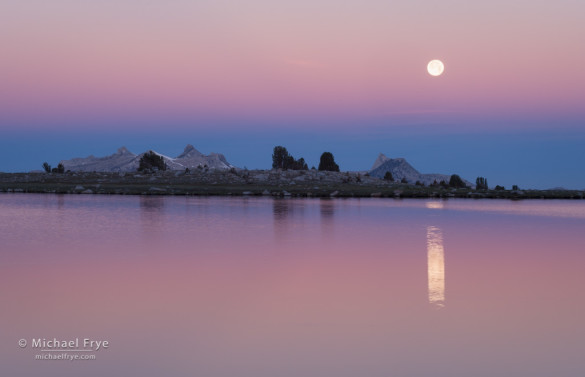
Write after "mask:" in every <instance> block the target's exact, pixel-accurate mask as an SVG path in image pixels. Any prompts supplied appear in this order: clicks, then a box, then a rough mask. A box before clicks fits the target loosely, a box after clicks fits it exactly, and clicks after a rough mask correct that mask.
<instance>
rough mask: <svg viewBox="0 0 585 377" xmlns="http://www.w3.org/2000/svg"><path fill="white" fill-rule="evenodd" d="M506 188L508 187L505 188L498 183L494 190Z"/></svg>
mask: <svg viewBox="0 0 585 377" xmlns="http://www.w3.org/2000/svg"><path fill="white" fill-rule="evenodd" d="M505 189H506V188H505V187H504V186H500V185H497V186H496V187H495V188H494V190H497V191H503V190H505Z"/></svg>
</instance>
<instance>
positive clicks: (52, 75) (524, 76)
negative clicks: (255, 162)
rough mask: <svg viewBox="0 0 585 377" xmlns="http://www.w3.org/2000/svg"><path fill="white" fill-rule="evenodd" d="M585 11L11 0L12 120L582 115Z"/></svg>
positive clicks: (5, 29) (8, 93)
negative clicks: (436, 63) (439, 70)
mask: <svg viewBox="0 0 585 377" xmlns="http://www.w3.org/2000/svg"><path fill="white" fill-rule="evenodd" d="M584 12H585V3H583V2H579V1H574V0H573V1H571V0H562V1H557V2H554V3H552V2H534V1H512V2H511V1H500V0H497V1H490V2H481V3H479V2H472V3H470V2H468V1H442V2H436V1H398V2H396V1H394V2H387V1H353V0H352V1H347V2H344V3H340V2H338V1H333V0H312V1H306V0H299V1H295V2H292V1H291V2H271V1H267V0H252V1H246V2H241V1H217V0H215V1H197V2H193V1H186V0H185V1H181V0H175V1H149V2H144V1H129V0H118V1H102V2H79V1H73V0H54V1H51V2H47V1H40V0H39V1H26V2H23V1H12V0H7V1H3V2H2V5H0V44H1V45H2V50H3V52H2V55H3V56H2V59H0V72H1V76H0V78H1V79H2V80H1V81H2V85H1V86H0V100H1V101H0V113H2V114H3V115H2V118H0V127H1V128H4V129H10V128H11V127H12V124H14V123H18V124H34V123H39V122H40V123H42V122H44V121H49V122H50V121H53V122H52V123H55V121H57V122H58V121H61V120H63V121H64V122H65V123H66V122H67V121H73V122H77V123H79V122H83V121H84V120H88V119H95V118H96V117H98V118H103V119H110V120H111V119H117V118H118V119H128V118H132V119H134V120H140V119H143V118H144V119H148V118H150V117H152V116H158V117H171V118H172V117H175V118H176V119H191V120H196V119H198V118H201V117H204V118H206V119H273V118H274V119H279V118H283V117H287V118H291V117H292V118H293V119H294V118H314V119H323V118H327V119H332V120H336V119H347V118H352V119H360V118H362V117H382V118H387V119H389V120H392V119H396V117H397V116H403V115H404V114H406V115H408V114H428V117H427V119H428V120H431V119H435V118H436V117H439V118H440V117H442V116H444V114H458V115H457V116H455V117H454V118H453V116H451V118H453V119H457V121H459V122H462V121H467V120H469V119H473V118H480V117H486V116H488V117H489V116H494V114H501V115H504V116H510V115H511V116H518V115H519V114H520V116H526V117H536V118H538V117H541V116H547V117H552V118H556V117H558V116H564V117H570V118H573V119H576V118H582V116H583V114H584V111H583V106H582V100H583V98H585V72H584V71H583V68H582V66H583V64H584V62H585V48H584V47H583V43H582V36H583V35H584V33H585V27H584V26H583V23H582V14H584ZM434 58H437V59H441V60H442V61H443V62H444V63H445V66H446V70H445V73H444V75H443V76H441V77H438V78H433V77H431V76H429V75H428V74H427V73H426V64H427V63H428V61H429V60H431V59H434ZM447 118H449V117H447ZM449 119H450V118H449Z"/></svg>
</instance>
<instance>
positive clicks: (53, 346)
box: [18, 338, 110, 361]
mask: <svg viewBox="0 0 585 377" xmlns="http://www.w3.org/2000/svg"><path fill="white" fill-rule="evenodd" d="M18 346H19V347H20V348H22V349H25V348H27V347H28V348H29V349H31V350H33V351H35V354H34V359H35V360H69V361H77V360H96V352H99V351H104V350H108V349H109V347H110V342H109V341H108V340H96V339H91V338H74V339H57V338H31V339H29V340H27V339H24V338H22V339H20V340H18Z"/></svg>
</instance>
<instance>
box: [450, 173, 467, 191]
mask: <svg viewBox="0 0 585 377" xmlns="http://www.w3.org/2000/svg"><path fill="white" fill-rule="evenodd" d="M449 186H451V187H457V188H463V187H465V182H463V179H461V177H460V176H458V175H457V174H453V175H452V176H451V179H449Z"/></svg>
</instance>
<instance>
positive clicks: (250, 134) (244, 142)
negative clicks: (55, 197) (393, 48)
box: [0, 125, 585, 189]
mask: <svg viewBox="0 0 585 377" xmlns="http://www.w3.org/2000/svg"><path fill="white" fill-rule="evenodd" d="M186 144H193V145H194V146H195V148H197V149H198V150H199V151H201V152H202V153H205V154H208V153H211V152H218V153H223V154H224V155H225V156H226V158H227V159H228V161H229V162H230V163H232V164H234V165H236V166H239V167H247V168H249V169H267V168H270V164H271V153H272V148H273V147H274V146H275V145H283V146H285V147H286V148H287V149H288V150H289V152H290V153H291V154H292V155H293V156H295V157H296V158H299V157H304V158H305V160H306V161H307V162H308V164H309V167H311V166H312V165H315V166H317V165H318V162H319V156H320V154H321V153H322V152H324V151H330V152H332V153H333V154H334V156H335V158H336V161H337V162H338V164H339V165H340V167H341V169H342V170H368V169H369V168H370V167H371V165H372V164H373V162H374V160H375V159H376V157H377V156H378V154H379V153H384V154H386V155H387V156H388V157H404V158H406V159H407V161H408V162H410V163H411V164H412V165H413V166H414V167H415V168H416V169H417V170H419V171H420V172H421V173H444V174H459V175H461V176H462V177H463V178H465V179H467V180H470V181H475V178H476V177H478V176H484V177H487V178H488V181H489V184H490V186H494V185H496V184H500V185H504V186H506V187H511V186H512V185H514V184H517V185H519V186H520V187H522V188H540V189H545V188H551V187H557V186H562V187H565V188H572V189H584V188H585V169H584V163H585V148H583V146H584V145H585V132H583V131H580V130H579V129H575V128H573V129H564V130H559V131H550V130H540V131H532V132H526V131H518V130H516V131H510V132H506V131H502V130H500V131H495V132H484V133H477V132H473V133H471V132H462V131H459V132H447V133H445V132H442V131H441V127H440V126H439V127H438V126H436V125H435V126H433V129H430V128H429V127H423V126H420V127H412V126H411V127H408V128H403V129H400V128H396V127H394V128H392V129H391V130H384V129H382V128H378V129H377V130H376V131H374V132H372V131H370V132H366V133H364V132H360V131H359V129H356V130H355V131H347V130H344V131H339V132H333V131H331V130H329V131H327V132H323V131H316V132H308V131H305V130H302V131H295V130H294V127H290V129H289V130H288V131H283V130H282V128H279V129H275V130H274V131H273V132H271V131H265V130H254V129H251V130H250V131H245V130H242V131H226V130H218V131H217V132H213V131H208V132H206V133H202V132H201V131H188V130H185V129H182V130H181V131H171V132H169V133H166V134H165V135H162V132H154V131H146V132H145V133H142V134H140V135H137V134H135V133H128V132H124V131H122V132H121V133H120V132H113V131H111V130H108V131H105V132H95V131H91V132H87V131H85V132H79V131H69V132H64V131H61V132H45V131H36V132H30V131H27V132H18V131H11V132H8V133H5V134H4V135H3V137H2V139H0V161H2V163H0V171H4V172H22V171H31V170H37V169H41V164H42V163H43V162H44V161H47V162H49V163H50V164H51V165H56V164H57V163H58V162H59V161H60V160H63V159H70V158H73V157H85V156H88V155H90V154H93V155H95V156H106V155H109V154H112V153H114V152H116V150H117V148H119V147H120V146H126V147H127V148H128V149H130V150H131V151H132V152H134V153H140V152H143V151H145V150H148V149H154V150H156V151H158V152H160V153H163V154H166V155H169V156H172V157H174V156H177V155H179V154H180V153H181V152H182V150H183V148H184V147H185V145H186Z"/></svg>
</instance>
